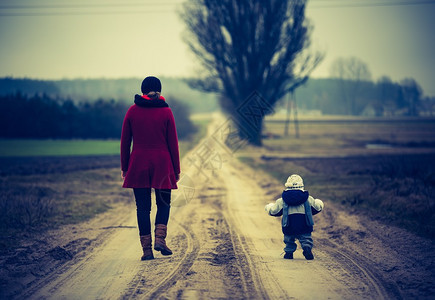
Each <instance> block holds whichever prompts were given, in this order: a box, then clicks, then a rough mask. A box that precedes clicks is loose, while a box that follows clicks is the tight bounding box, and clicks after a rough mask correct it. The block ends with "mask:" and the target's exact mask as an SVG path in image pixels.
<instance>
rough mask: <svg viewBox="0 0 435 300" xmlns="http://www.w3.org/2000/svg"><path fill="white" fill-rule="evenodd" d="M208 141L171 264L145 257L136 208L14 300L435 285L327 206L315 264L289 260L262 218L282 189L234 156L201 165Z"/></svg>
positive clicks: (187, 164) (179, 199)
mask: <svg viewBox="0 0 435 300" xmlns="http://www.w3.org/2000/svg"><path fill="white" fill-rule="evenodd" d="M203 142H204V141H203ZM210 143H211V142H210V139H205V143H202V144H199V146H198V147H197V148H195V149H194V150H193V151H192V153H190V154H189V155H187V156H186V159H185V161H184V162H183V164H184V168H183V169H184V172H185V174H184V177H183V178H182V180H181V182H180V183H181V184H180V189H179V190H178V191H177V192H175V193H174V195H173V201H174V202H173V209H172V211H171V218H170V223H169V233H168V235H169V237H168V245H169V246H170V247H171V248H172V249H173V251H174V255H173V256H172V257H163V256H162V255H160V253H155V257H156V259H154V260H152V261H144V262H142V261H140V260H139V258H140V255H141V249H140V245H139V238H138V231H137V228H136V219H135V211H134V207H133V206H132V205H130V206H129V207H127V208H126V207H124V208H122V209H117V210H113V211H111V212H109V213H107V214H106V215H105V216H104V218H103V219H101V221H100V222H104V224H106V228H107V230H106V231H105V232H104V233H102V234H100V235H98V236H97V237H96V239H97V240H98V241H99V242H98V243H96V244H95V246H94V247H93V248H92V249H88V251H86V255H83V256H81V257H77V258H75V259H73V260H71V261H70V262H69V263H66V264H64V265H63V266H61V267H59V268H58V269H57V270H56V271H55V272H52V273H51V274H50V275H48V276H46V277H45V278H43V279H41V280H39V281H37V282H34V283H32V284H31V285H29V286H28V288H27V289H24V290H23V291H22V293H20V294H19V295H16V298H20V299H23V298H26V299H291V298H293V299H392V298H394V299H400V298H402V297H403V296H404V297H405V298H407V297H410V296H415V293H418V291H417V290H416V289H415V290H407V291H403V289H404V288H403V286H402V287H401V286H399V285H400V282H398V279H399V278H400V277H402V278H404V280H406V279H407V278H406V276H408V277H409V278H413V277H415V276H416V275H418V276H426V277H427V276H429V279H428V280H430V278H431V277H432V278H433V271H432V270H431V269H428V267H427V266H423V267H422V268H421V269H418V268H416V267H415V265H414V269H415V271H414V272H409V268H407V266H409V265H412V262H410V261H405V260H402V261H401V259H403V257H402V256H401V254H400V253H398V252H394V253H393V252H391V247H390V246H388V247H385V241H384V240H382V239H381V238H380V237H377V236H375V235H374V234H373V233H372V229H373V228H372V227H367V226H368V225H367V224H366V225H367V226H366V225H362V224H365V223H367V222H366V221H365V220H364V219H361V217H358V216H356V215H349V214H348V213H346V212H345V211H343V210H341V209H340V208H338V207H336V206H335V205H333V204H332V203H330V202H328V201H325V211H324V212H322V213H321V214H319V215H317V216H316V217H315V222H316V224H315V228H316V231H315V232H314V233H313V238H314V243H315V248H314V251H313V252H314V255H315V259H314V260H313V261H307V260H305V259H304V257H303V256H302V252H301V250H300V249H298V250H297V251H296V253H295V259H293V260H284V259H283V258H282V251H283V250H282V249H283V247H284V244H283V242H282V239H283V237H282V233H281V230H280V219H279V218H273V217H270V216H268V215H267V214H266V213H265V211H264V205H265V204H266V203H268V202H270V201H272V200H274V199H275V198H276V196H277V195H279V192H280V190H281V189H282V184H281V183H277V182H276V181H274V180H273V179H271V178H270V177H269V176H267V175H265V174H262V173H260V172H259V171H258V170H253V169H251V168H249V167H247V166H245V165H243V164H241V163H240V162H238V161H237V159H235V158H234V155H233V154H234V153H233V154H229V155H223V154H222V153H223V152H222V153H221V154H222V155H218V156H216V155H213V156H211V152H210V151H209V152H207V155H209V156H208V157H209V159H208V160H207V164H205V163H204V162H205V161H206V160H202V163H203V164H202V165H199V166H200V168H198V164H196V163H197V162H198V157H199V156H198V155H199V153H201V152H202V153H203V148H204V145H208V146H210ZM201 147H202V149H201ZM213 147H218V145H216V144H213ZM208 149H210V148H208ZM213 149H215V148H213ZM213 153H215V152H213ZM215 154H216V153H215ZM227 154H228V153H227ZM216 157H219V160H218V159H214V158H216ZM318 197H319V198H321V197H320V195H319V196H318ZM154 212H155V207H153V213H152V214H154ZM111 218H112V219H113V222H110V221H111ZM107 223H109V224H110V223H112V226H107ZM373 224H374V225H371V226H381V225H377V223H373ZM93 226H94V227H95V226H97V225H96V224H94V225H93ZM381 229H382V228H381ZM383 229H385V230H384V232H389V231H388V230H390V229H386V228H383ZM90 230H91V229H90ZM397 233H398V232H397V231H394V232H392V234H397ZM76 238H77V237H76ZM384 260H388V262H385V261H384ZM405 272H407V273H406V274H405ZM403 276H404V277H403ZM421 287H424V288H426V289H427V291H428V294H427V295H430V292H431V289H432V290H433V286H430V283H429V285H428V283H427V282H426V281H424V280H422V282H420V285H419V288H421ZM428 298H430V297H428Z"/></svg>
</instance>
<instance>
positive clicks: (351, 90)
mask: <svg viewBox="0 0 435 300" xmlns="http://www.w3.org/2000/svg"><path fill="white" fill-rule="evenodd" d="M330 75H331V77H333V78H336V79H338V84H339V89H340V92H341V96H342V98H343V101H344V103H345V107H346V109H347V114H351V115H356V114H358V112H357V110H356V101H357V98H358V96H359V93H360V92H361V86H362V83H363V82H364V81H370V79H371V74H370V71H369V67H368V66H367V64H366V63H365V62H363V61H362V60H360V59H359V58H356V57H349V58H343V57H339V58H337V59H336V60H334V61H333V62H332V64H331V67H330Z"/></svg>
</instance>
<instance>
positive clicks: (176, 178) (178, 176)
mask: <svg viewBox="0 0 435 300" xmlns="http://www.w3.org/2000/svg"><path fill="white" fill-rule="evenodd" d="M175 180H176V181H177V182H178V181H179V180H180V174H175Z"/></svg>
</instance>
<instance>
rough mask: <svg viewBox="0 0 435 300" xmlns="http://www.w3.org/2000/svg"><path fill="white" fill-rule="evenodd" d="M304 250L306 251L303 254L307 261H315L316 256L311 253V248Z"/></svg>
mask: <svg viewBox="0 0 435 300" xmlns="http://www.w3.org/2000/svg"><path fill="white" fill-rule="evenodd" d="M303 249H304V251H303V252H302V254H303V255H304V256H305V259H306V260H312V259H314V255H313V253H312V252H311V248H308V247H304V248H303Z"/></svg>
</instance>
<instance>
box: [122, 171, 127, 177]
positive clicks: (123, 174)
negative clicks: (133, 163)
mask: <svg viewBox="0 0 435 300" xmlns="http://www.w3.org/2000/svg"><path fill="white" fill-rule="evenodd" d="M125 174H127V172H126V171H121V177H122V179H125Z"/></svg>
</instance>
